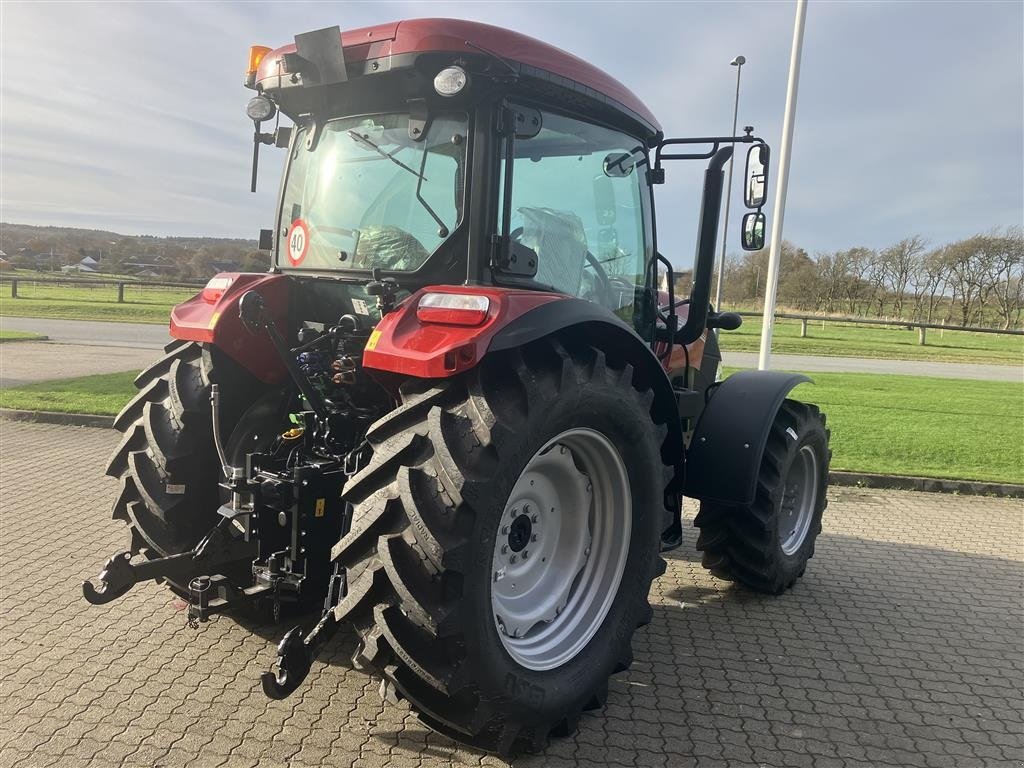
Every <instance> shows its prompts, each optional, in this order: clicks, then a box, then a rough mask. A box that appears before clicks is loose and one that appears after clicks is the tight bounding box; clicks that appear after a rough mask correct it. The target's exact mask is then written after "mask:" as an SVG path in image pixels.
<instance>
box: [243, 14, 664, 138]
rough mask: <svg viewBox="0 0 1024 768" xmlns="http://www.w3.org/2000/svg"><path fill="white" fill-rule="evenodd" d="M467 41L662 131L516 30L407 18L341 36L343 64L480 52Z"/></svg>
mask: <svg viewBox="0 0 1024 768" xmlns="http://www.w3.org/2000/svg"><path fill="white" fill-rule="evenodd" d="M467 40H469V41H472V42H474V43H476V44H477V45H479V46H480V47H482V48H485V49H487V50H488V51H491V52H493V53H496V54H497V55H498V56H500V57H502V58H503V59H509V60H511V61H517V62H520V63H522V64H526V65H529V66H531V67H536V68H537V69H542V70H544V71H545V72H550V73H552V74H555V75H559V76H560V77H564V78H567V79H569V80H572V81H574V82H576V83H579V84H580V85H584V86H586V87H588V88H592V89H593V90H595V91H597V92H598V93H601V94H603V95H604V96H606V97H608V98H610V99H612V100H614V101H617V102H618V103H619V104H621V105H623V106H624V107H626V108H627V109H629V110H631V111H633V112H635V113H636V114H637V115H639V117H640V118H641V119H642V120H644V121H645V122H647V123H649V124H650V126H651V127H652V128H653V129H654V130H655V131H660V130H661V125H660V124H659V123H658V121H657V119H656V118H655V117H654V114H653V113H652V112H651V110H650V109H648V108H647V105H645V104H644V103H643V102H642V101H641V100H640V98H639V97H638V96H637V95H636V94H635V93H633V92H632V91H631V90H629V89H628V88H627V87H626V86H624V85H623V84H622V83H620V82H619V81H618V80H616V79H615V78H614V77H612V76H611V75H609V74H607V73H606V72H603V71H602V70H600V69H598V68H597V67H595V66H594V65H593V64H590V63H588V62H586V61H584V60H583V59H580V58H578V57H576V56H573V55H572V54H571V53H567V52H566V51H563V50H561V49H560V48H556V47H555V46H553V45H548V44H547V43H544V42H541V41H540V40H536V39H534V38H532V37H527V36H526V35H521V34H519V33H518V32H513V31H511V30H508V29H502V28H501V27H494V26H491V25H490V24H480V23H478V22H475V21H465V20H463V19H410V20H408V21H398V22H392V23H390V24H379V25H377V26H375V27H363V28H362V29H352V30H344V31H342V33H341V43H342V46H344V48H345V60H346V61H349V62H353V61H366V60H368V59H375V58H381V57H384V56H391V55H399V54H404V53H426V52H433V51H451V52H453V53H478V51H476V50H474V49H473V48H471V47H468V46H467V45H466V41H467ZM294 51H295V44H294V43H293V44H291V45H285V46H283V47H281V48H277V49H276V50H274V51H271V52H270V53H268V54H267V55H266V56H265V57H264V58H263V60H262V61H261V62H260V66H259V71H258V72H257V74H256V82H257V83H262V82H263V81H269V80H270V79H271V78H273V79H275V80H276V79H277V77H278V61H279V60H280V58H281V57H282V56H283V55H284V54H286V53H293V52H294ZM268 84H270V83H269V82H268Z"/></svg>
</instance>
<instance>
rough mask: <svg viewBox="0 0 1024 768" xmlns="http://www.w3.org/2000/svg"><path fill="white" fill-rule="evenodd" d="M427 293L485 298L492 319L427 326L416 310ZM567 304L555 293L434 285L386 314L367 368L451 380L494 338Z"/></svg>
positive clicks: (369, 345) (366, 354) (367, 353)
mask: <svg viewBox="0 0 1024 768" xmlns="http://www.w3.org/2000/svg"><path fill="white" fill-rule="evenodd" d="M425 293H457V294H472V295H474V296H486V297H487V298H488V299H489V302H490V304H489V307H488V310H487V316H486V317H485V318H484V321H483V322H482V323H481V324H480V325H475V326H465V325H449V324H443V323H424V322H422V321H420V319H419V318H418V317H417V316H416V307H417V305H418V304H419V300H420V297H421V296H422V295H423V294H425ZM563 301H568V299H565V297H563V296H561V295H559V294H555V293H543V292H540V291H524V290H515V289H510V288H494V287H484V286H452V285H434V286H428V287H426V288H422V289H421V290H419V291H417V292H416V293H414V294H413V295H412V296H410V297H409V298H408V299H406V300H405V301H404V302H403V303H402V304H401V305H400V306H399V307H398V308H396V309H395V310H394V311H392V312H389V313H388V314H386V315H384V317H383V318H382V319H381V321H380V322H379V323H377V327H376V328H375V329H374V331H373V333H371V334H370V338H369V340H368V341H367V342H366V348H365V349H364V351H363V367H364V368H370V369H374V370H378V371H390V372H392V373H399V374H403V375H405V376H416V377H418V378H424V379H437V378H448V377H450V376H454V375H456V374H458V373H462V372H463V371H467V370H469V369H470V368H473V367H474V366H476V365H477V363H479V362H480V360H482V359H483V357H484V355H485V354H487V351H488V349H489V348H490V347H491V343H492V340H493V339H494V337H495V335H496V334H498V333H499V332H501V331H503V330H505V329H506V328H508V327H509V326H510V325H512V324H514V322H515V321H516V320H517V319H519V318H520V317H521V316H522V315H524V314H526V313H528V312H530V311H531V310H533V309H535V308H536V307H538V306H541V305H543V304H549V303H559V304H561V303H562V302H563Z"/></svg>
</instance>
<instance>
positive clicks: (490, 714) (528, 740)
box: [334, 340, 670, 755]
mask: <svg viewBox="0 0 1024 768" xmlns="http://www.w3.org/2000/svg"><path fill="white" fill-rule="evenodd" d="M632 379H633V372H632V368H631V367H630V366H628V365H624V366H616V365H613V364H610V363H609V362H607V361H606V359H605V356H604V354H603V353H602V352H600V351H598V350H596V349H593V348H590V347H583V348H578V349H577V348H574V349H572V350H567V349H564V348H563V347H562V346H561V345H560V344H558V343H557V342H553V341H547V340H545V341H540V342H536V343H534V344H532V345H530V346H528V347H526V348H524V349H522V350H517V351H512V352H508V353H501V354H500V355H498V356H494V357H491V358H488V359H486V360H485V361H484V362H483V363H482V364H481V366H479V367H478V368H477V369H475V370H473V371H470V372H469V373H467V374H465V375H464V376H462V377H456V378H454V379H451V380H447V381H443V382H429V383H425V384H421V385H419V386H418V387H416V388H407V389H406V390H405V391H403V397H402V400H403V404H402V405H401V406H400V407H399V408H398V409H397V410H395V411H394V412H393V413H391V414H389V415H388V416H386V417H385V418H383V419H381V420H380V421H378V422H377V423H376V424H375V425H374V426H373V427H372V428H371V429H370V431H369V433H368V436H367V439H368V440H369V442H370V444H371V445H372V447H373V458H372V460H371V462H370V463H369V464H368V466H366V467H365V468H364V469H363V470H362V471H361V472H360V473H359V474H358V475H356V476H354V477H353V478H352V479H351V480H350V481H349V483H348V484H347V485H346V487H345V491H344V497H345V498H346V500H348V501H350V502H351V503H352V505H353V516H352V524H351V529H350V530H349V532H348V533H347V534H346V535H345V536H344V537H342V539H341V541H339V542H338V545H337V546H336V547H335V548H334V556H335V558H336V560H337V562H338V563H340V564H341V565H342V566H343V567H345V568H346V569H347V576H348V593H347V595H346V597H345V598H344V599H343V600H342V602H341V603H340V604H339V605H338V607H337V608H336V610H335V614H336V616H337V618H338V619H339V620H343V621H346V622H350V623H351V624H352V625H353V626H354V628H355V630H356V632H357V633H358V635H359V639H360V644H359V648H358V650H357V651H356V655H355V657H354V659H353V661H354V662H355V663H356V664H357V666H361V667H364V668H368V669H369V670H371V671H373V672H375V673H377V674H380V675H382V676H383V677H384V678H385V681H386V682H385V686H384V687H385V690H388V689H390V690H391V691H393V692H394V693H395V694H396V695H398V696H401V697H404V698H406V699H407V700H408V701H409V703H410V704H411V706H412V707H413V709H414V710H415V711H416V712H417V713H418V714H419V715H420V717H421V719H422V720H423V721H424V722H425V723H426V724H427V725H429V726H430V727H432V728H434V729H435V730H438V731H440V732H442V733H445V734H447V735H449V736H451V737H453V738H455V739H457V740H459V741H462V742H465V743H468V744H470V745H472V746H475V747H477V748H480V749H484V750H487V751H493V752H499V753H501V754H505V755H509V754H511V753H514V752H517V751H521V750H523V749H527V750H529V749H536V748H539V747H541V746H542V745H543V744H544V743H545V742H546V740H547V738H548V736H549V734H552V733H553V734H556V735H560V734H565V733H568V732H569V731H571V730H572V729H573V728H574V726H575V722H576V719H577V717H578V716H579V714H580V712H581V711H583V710H584V709H588V708H595V707H598V706H600V705H601V704H603V701H604V698H605V695H606V691H607V685H608V677H609V676H610V675H611V674H613V673H614V672H617V671H620V670H622V669H625V668H626V667H628V666H629V664H630V662H631V660H632V654H631V651H630V641H631V638H632V635H633V632H634V630H635V629H636V627H637V626H638V625H640V624H644V623H646V622H647V621H649V619H650V611H651V609H650V606H649V604H648V602H647V593H648V590H649V588H650V583H651V580H652V579H653V578H654V577H655V576H656V575H657V574H659V573H660V572H661V570H662V569H663V567H664V564H663V562H662V561H661V560H660V558H659V557H658V545H659V536H660V533H661V530H662V529H663V528H664V525H665V487H666V485H667V482H668V480H669V479H670V475H669V468H668V467H666V466H665V465H664V464H663V463H662V459H661V447H662V443H663V441H664V439H665V436H666V433H667V430H666V428H665V427H664V426H663V425H658V424H656V423H654V422H653V421H652V417H651V403H652V399H653V398H652V395H651V393H650V392H649V391H647V390H638V389H637V388H636V387H635V386H634V384H633V381H632Z"/></svg>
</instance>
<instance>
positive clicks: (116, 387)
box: [0, 371, 138, 416]
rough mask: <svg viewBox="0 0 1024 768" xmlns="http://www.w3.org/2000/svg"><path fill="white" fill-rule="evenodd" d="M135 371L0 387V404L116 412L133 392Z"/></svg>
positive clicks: (108, 413) (113, 413)
mask: <svg viewBox="0 0 1024 768" xmlns="http://www.w3.org/2000/svg"><path fill="white" fill-rule="evenodd" d="M137 375H138V372H137V371H126V372H125V373H101V374H97V375H95V376H79V377H78V378H74V379H56V380H54V381H40V382H36V383H35V384H25V385H24V386H21V387H15V388H12V389H0V408H16V409H18V410H24V411H58V412H60V413H90V414H99V415H101V416H115V415H117V413H118V412H119V411H120V410H121V408H123V407H124V405H125V403H127V402H128V401H129V400H130V399H131V398H132V397H133V396H134V394H135V392H136V389H135V385H134V384H133V383H132V382H133V381H134V380H135V377H136V376H137Z"/></svg>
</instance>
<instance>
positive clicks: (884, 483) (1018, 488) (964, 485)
mask: <svg viewBox="0 0 1024 768" xmlns="http://www.w3.org/2000/svg"><path fill="white" fill-rule="evenodd" d="M828 479H829V483H831V484H832V485H847V486H856V487H858V488H882V489H887V490H900V491H929V492H932V493H960V494H964V495H965V496H1008V497H1011V498H1018V499H1019V498H1024V485H1017V484H1015V483H986V482H982V481H980V480H940V479H938V478H934V477H914V476H912V475H875V474H871V473H869V472H835V471H833V472H829V474H828Z"/></svg>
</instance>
